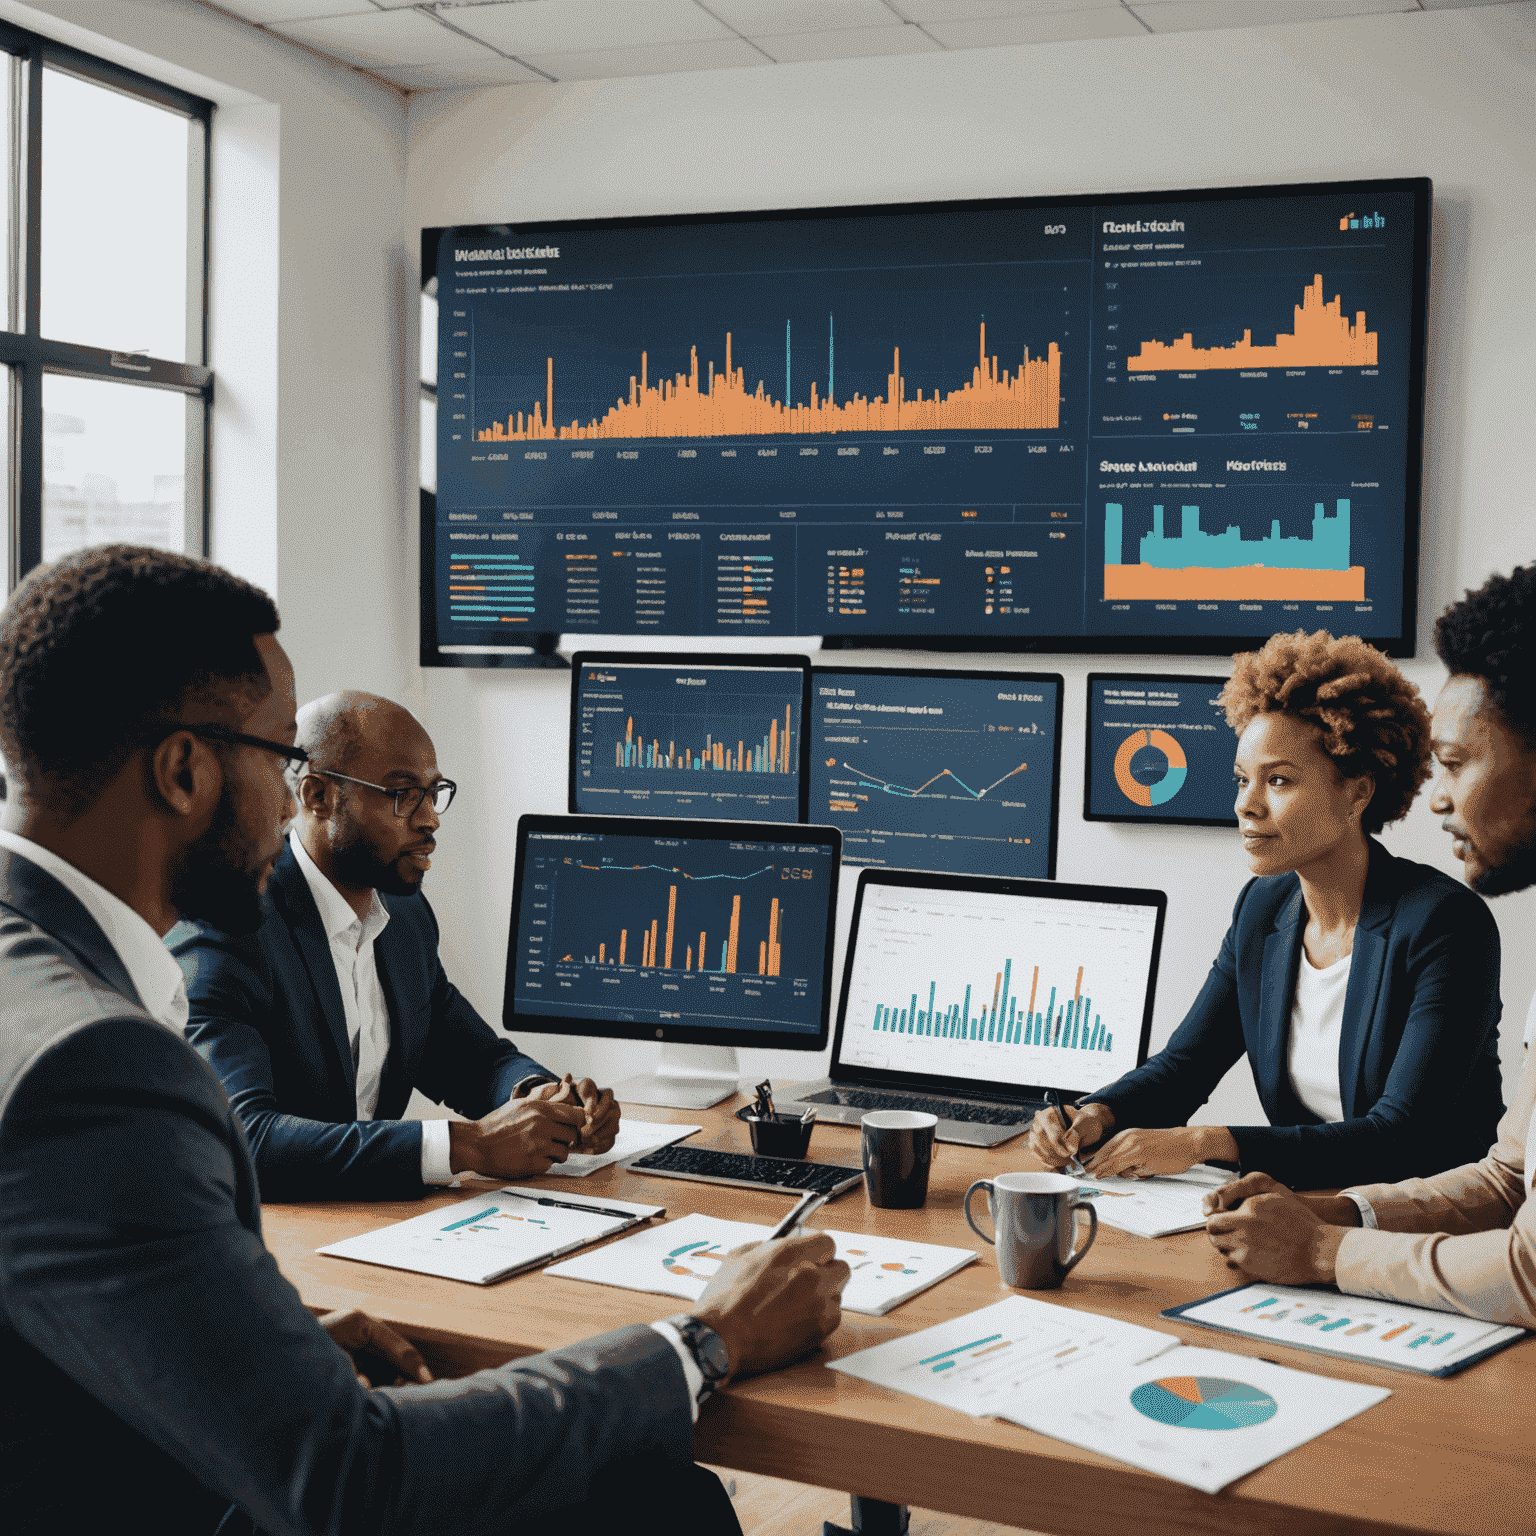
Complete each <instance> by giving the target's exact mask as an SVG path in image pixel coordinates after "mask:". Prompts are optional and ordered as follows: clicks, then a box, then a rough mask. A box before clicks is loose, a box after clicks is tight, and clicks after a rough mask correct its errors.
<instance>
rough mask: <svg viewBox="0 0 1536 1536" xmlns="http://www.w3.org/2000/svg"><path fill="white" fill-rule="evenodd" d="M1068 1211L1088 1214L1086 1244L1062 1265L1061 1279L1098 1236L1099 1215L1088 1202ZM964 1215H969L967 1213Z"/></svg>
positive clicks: (1074, 1217) (1074, 1223)
mask: <svg viewBox="0 0 1536 1536" xmlns="http://www.w3.org/2000/svg"><path fill="white" fill-rule="evenodd" d="M1068 1209H1069V1210H1071V1211H1073V1212H1077V1211H1087V1213H1088V1241H1087V1242H1086V1243H1084V1244H1083V1245H1082V1247H1080V1248H1076V1249H1074V1250H1073V1252H1072V1256H1071V1258H1069V1259H1068V1260H1067V1262H1066V1263H1065V1264H1063V1265H1062V1267H1061V1273H1062V1276H1063V1278H1065V1277H1066V1276H1067V1275H1069V1274H1071V1273H1072V1271H1073V1270H1074V1269H1075V1268H1076V1267H1077V1261H1078V1260H1079V1259H1081V1258H1082V1256H1083V1255H1084V1254H1085V1253H1087V1252H1088V1250H1089V1249H1090V1248H1092V1247H1093V1240H1094V1238H1096V1237H1097V1236H1098V1235H1099V1213H1098V1211H1097V1210H1095V1209H1094V1207H1093V1205H1092V1204H1091V1203H1090V1202H1089V1201H1087V1200H1077V1201H1074V1202H1073V1203H1072V1205H1071V1206H1069V1207H1068ZM966 1214H967V1215H969V1214H970V1213H969V1212H967V1213H966ZM1072 1222H1073V1225H1074V1226H1076V1224H1077V1217H1076V1215H1075V1214H1074V1216H1073V1218H1072Z"/></svg>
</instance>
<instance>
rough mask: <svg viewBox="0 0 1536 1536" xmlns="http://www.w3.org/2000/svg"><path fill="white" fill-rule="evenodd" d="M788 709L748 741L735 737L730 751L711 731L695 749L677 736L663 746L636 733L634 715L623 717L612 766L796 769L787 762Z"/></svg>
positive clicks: (657, 739) (744, 770)
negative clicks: (753, 739) (679, 745)
mask: <svg viewBox="0 0 1536 1536" xmlns="http://www.w3.org/2000/svg"><path fill="white" fill-rule="evenodd" d="M791 718H792V716H791V710H790V707H789V706H788V705H786V706H785V708H784V723H783V725H782V727H781V726H780V724H779V722H778V719H777V718H775V719H772V720H770V721H769V722H768V728H767V730H765V731H764V732H763V733H762V735H761V737H760V738H759V739H758V740H757V741H755V742H752V743H750V744H748V743H747V742H746V741H744V740H743V739H741V738H740V737H738V738H737V741H736V750H735V751H734V752H732V751H731V750H730V748H729V747H728V746H727V745H726V744H725V743H724V742H723V741H716V740H715V739H714V736H713V733H712V732H706V733H705V736H704V746H703V748H702V749H701V750H699V751H695V750H694V749H693V748H692V747H690V746H686V745H685V746H683V747H682V748H681V749H679V748H678V746H677V743H676V740H675V739H674V740H671V741H668V742H667V746H666V750H665V751H663V750H662V746H661V738H660V737H652V738H651V740H650V741H646V740H645V737H644V733H643V732H642V733H639V734H638V735H637V733H636V731H635V718H634V716H633V715H631V716H629V718H628V719H627V720H626V721H625V724H624V739H623V740H622V741H615V742H614V744H613V765H614V767H615V768H661V769H666V768H677V769H683V770H685V771H690V772H692V771H697V770H699V769H713V770H715V771H716V772H719V773H782V774H788V773H798V772H799V765H798V764H796V765H794V766H793V767H792V766H791V764H790V723H791Z"/></svg>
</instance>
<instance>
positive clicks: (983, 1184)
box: [964, 1179, 1098, 1247]
mask: <svg viewBox="0 0 1536 1536" xmlns="http://www.w3.org/2000/svg"><path fill="white" fill-rule="evenodd" d="M978 1189H984V1190H986V1192H987V1198H988V1200H989V1201H990V1199H991V1197H992V1193H993V1190H992V1182H991V1180H990V1179H977V1180H976V1182H975V1183H974V1184H972V1185H971V1187H970V1188H969V1189H968V1190H966V1192H965V1202H964V1204H965V1220H966V1224H967V1225H968V1226H969V1227H970V1229H971V1231H972V1232H974V1233H975V1234H976V1236H977V1237H979V1238H980V1239H981V1240H982V1242H984V1243H991V1244H992V1246H993V1247H996V1246H997V1244H996V1242H995V1241H994V1240H993V1239H992V1238H990V1237H988V1236H987V1234H986V1233H985V1232H983V1231H982V1230H981V1228H980V1227H978V1226H977V1225H976V1219H975V1217H973V1216H972V1215H971V1196H972V1195H974V1194H975V1193H976V1191H977V1190H978ZM1087 1209H1088V1210H1090V1211H1091V1210H1093V1207H1092V1206H1091V1205H1090V1206H1088V1207H1087ZM1094 1215H1095V1217H1097V1215H1098V1213H1097V1212H1094ZM1095 1230H1097V1229H1095ZM1089 1241H1090V1242H1092V1238H1090V1239H1089Z"/></svg>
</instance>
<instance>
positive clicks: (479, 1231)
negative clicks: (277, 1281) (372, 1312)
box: [315, 1185, 666, 1285]
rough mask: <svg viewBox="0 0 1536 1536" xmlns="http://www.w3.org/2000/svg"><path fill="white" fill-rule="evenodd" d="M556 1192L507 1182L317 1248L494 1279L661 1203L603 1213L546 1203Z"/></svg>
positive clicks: (609, 1204)
mask: <svg viewBox="0 0 1536 1536" xmlns="http://www.w3.org/2000/svg"><path fill="white" fill-rule="evenodd" d="M541 1198H552V1197H550V1196H549V1193H548V1191H547V1190H542V1189H522V1188H519V1187H518V1186H517V1185H508V1186H507V1187H506V1188H504V1189H498V1190H494V1191H492V1192H491V1193H490V1194H488V1195H477V1196H475V1198H474V1199H473V1200H461V1201H460V1202H459V1203H458V1204H457V1205H447V1206H439V1207H438V1208H437V1209H436V1210H434V1211H428V1212H426V1213H425V1214H424V1215H421V1216H413V1217H411V1218H410V1219H409V1220H408V1221H397V1222H394V1223H393V1224H392V1225H390V1226H387V1227H380V1228H379V1229H378V1230H377V1231H375V1232H365V1233H363V1234H362V1236H360V1237H349V1238H346V1239H344V1240H343V1241H342V1242H339V1243H328V1244H327V1245H326V1246H325V1247H324V1248H317V1249H316V1250H315V1251H316V1252H317V1253H325V1254H329V1255H330V1256H331V1257H333V1258H338V1259H357V1260H359V1261H360V1262H362V1263H364V1264H382V1265H384V1266H385V1267H386V1268H389V1269H410V1270H414V1271H416V1272H417V1273H418V1274H423V1275H441V1276H442V1277H443V1278H444V1279H446V1280H467V1281H469V1282H470V1283H472V1284H474V1285H489V1284H490V1283H491V1281H493V1280H499V1279H501V1278H502V1276H504V1275H510V1274H513V1273H515V1272H516V1271H517V1270H520V1269H527V1268H529V1267H530V1266H531V1265H534V1264H543V1263H545V1262H546V1261H548V1260H549V1259H552V1258H555V1257H557V1256H558V1255H559V1254H562V1253H569V1252H570V1251H571V1250H572V1249H573V1248H580V1247H583V1246H584V1245H585V1244H587V1243H591V1242H596V1241H597V1239H598V1238H600V1237H607V1236H608V1235H609V1234H610V1233H613V1232H622V1231H623V1230H624V1228H625V1226H626V1225H628V1224H629V1222H631V1221H633V1220H635V1219H638V1218H643V1217H646V1216H655V1215H658V1214H659V1213H660V1212H662V1211H664V1210H665V1209H666V1207H665V1206H662V1205H636V1204H635V1203H634V1202H633V1201H630V1200H610V1199H608V1198H606V1197H604V1199H603V1200H602V1201H600V1202H598V1201H593V1202H592V1203H593V1204H601V1205H602V1206H603V1207H604V1208H605V1209H607V1210H613V1211H626V1212H629V1213H630V1214H629V1215H627V1216H604V1215H598V1214H595V1213H593V1214H589V1213H588V1212H586V1211H571V1210H565V1209H562V1208H561V1207H559V1206H553V1205H541V1204H539V1200H540V1199H541Z"/></svg>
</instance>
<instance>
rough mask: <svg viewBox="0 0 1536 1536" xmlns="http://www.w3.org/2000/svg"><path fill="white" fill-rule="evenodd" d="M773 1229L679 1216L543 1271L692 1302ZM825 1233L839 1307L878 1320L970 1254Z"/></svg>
mask: <svg viewBox="0 0 1536 1536" xmlns="http://www.w3.org/2000/svg"><path fill="white" fill-rule="evenodd" d="M772 1230H773V1229H772V1228H771V1227H764V1226H759V1225H757V1224H756V1223H755V1222H746V1221H721V1220H719V1219H717V1218H716V1217H713V1216H681V1217H679V1218H678V1219H677V1220H676V1221H669V1222H667V1223H666V1225H665V1226H660V1227H651V1228H648V1229H647V1230H646V1231H644V1232H637V1233H636V1234H635V1235H634V1237H631V1238H626V1239H625V1240H624V1241H623V1242H622V1243H611V1244H609V1245H608V1247H606V1248H600V1249H598V1250H597V1251H596V1252H593V1253H584V1254H581V1255H580V1256H578V1257H577V1258H574V1259H568V1260H567V1261H566V1262H565V1263H563V1264H556V1265H554V1266H552V1267H551V1268H550V1269H547V1270H545V1274H548V1275H558V1276H560V1277H561V1278H563V1279H567V1280H591V1281H595V1282H596V1283H597V1284H599V1285H616V1286H621V1287H623V1288H624V1289H625V1290H631V1291H657V1292H660V1294H661V1295H663V1296H681V1297H682V1298H683V1299H684V1300H685V1301H697V1300H698V1299H699V1297H700V1296H701V1295H703V1293H704V1287H705V1286H706V1285H708V1284H709V1282H710V1281H711V1280H712V1279H713V1278H714V1276H715V1274H716V1272H717V1271H718V1270H719V1268H720V1261H721V1259H723V1258H724V1257H725V1256H726V1254H728V1253H729V1252H730V1251H731V1249H733V1248H737V1247H740V1245H741V1244H742V1243H754V1242H761V1241H762V1239H763V1238H765V1237H767V1236H768V1234H769V1232H771V1231H772ZM828 1236H830V1237H831V1238H832V1240H833V1241H834V1242H835V1243H836V1244H837V1256H838V1257H839V1258H840V1259H843V1260H844V1261H845V1262H846V1263H847V1264H848V1266H849V1268H850V1269H852V1270H853V1277H852V1278H851V1279H850V1280H849V1282H848V1288H847V1289H846V1290H845V1291H844V1292H843V1306H844V1307H845V1308H846V1309H847V1310H848V1311H850V1312H865V1313H871V1314H873V1315H875V1316H877V1317H878V1316H880V1315H881V1314H882V1313H885V1312H889V1311H890V1310H891V1308H892V1307H894V1306H898V1305H899V1304H900V1303H901V1302H903V1301H906V1300H907V1299H908V1298H909V1297H912V1296H916V1295H917V1294H918V1292H919V1291H925V1290H927V1289H928V1287H929V1286H930V1285H935V1284H937V1283H938V1282H939V1281H940V1280H943V1279H944V1278H945V1277H946V1276H948V1275H952V1274H954V1272H955V1271H956V1270H957V1269H961V1268H963V1267H964V1266H965V1265H967V1264H969V1263H971V1261H972V1260H973V1259H975V1257H976V1255H975V1253H974V1252H973V1251H972V1250H971V1249H969V1248H943V1247H939V1246H938V1245H936V1244H934V1243H906V1242H898V1241H897V1240H895V1239H894V1238H888V1237H870V1236H869V1235H868V1234H867V1233H862V1232H835V1231H831V1230H830V1229H828Z"/></svg>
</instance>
